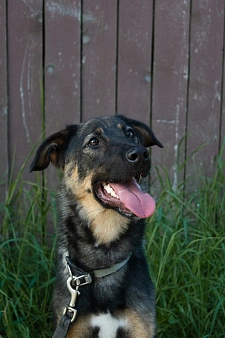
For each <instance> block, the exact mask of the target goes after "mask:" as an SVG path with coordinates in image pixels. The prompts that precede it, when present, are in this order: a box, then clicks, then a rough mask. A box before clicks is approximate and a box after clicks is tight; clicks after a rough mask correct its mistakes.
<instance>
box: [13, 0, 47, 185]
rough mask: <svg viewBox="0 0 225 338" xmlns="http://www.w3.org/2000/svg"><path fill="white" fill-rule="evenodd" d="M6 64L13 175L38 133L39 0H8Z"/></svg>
mask: <svg viewBox="0 0 225 338" xmlns="http://www.w3.org/2000/svg"><path fill="white" fill-rule="evenodd" d="M8 67H9V110H10V114H9V151H10V153H9V156H10V163H11V164H12V160H13V156H14V154H15V163H14V168H13V169H14V174H15V175H16V174H17V173H18V171H19V170H20V168H21V165H22V164H23V163H24V161H25V160H26V158H27V156H28V154H29V152H30V151H31V148H32V145H33V142H35V141H36V140H37V139H38V137H40V135H41V119H42V112H41V94H40V88H41V81H42V79H41V68H42V2H41V1H39V0H30V1H22V0H18V1H8ZM27 172H28V170H26V171H25V173H27ZM24 175H25V176H26V174H24ZM25 176H24V177H25ZM29 179H31V176H29Z"/></svg>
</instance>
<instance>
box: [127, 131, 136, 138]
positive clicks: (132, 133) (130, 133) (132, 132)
mask: <svg viewBox="0 0 225 338" xmlns="http://www.w3.org/2000/svg"><path fill="white" fill-rule="evenodd" d="M127 137H129V138H133V137H134V131H133V130H132V129H128V130H127Z"/></svg>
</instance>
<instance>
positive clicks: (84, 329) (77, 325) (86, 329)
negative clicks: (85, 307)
mask: <svg viewBox="0 0 225 338" xmlns="http://www.w3.org/2000/svg"><path fill="white" fill-rule="evenodd" d="M89 323H90V316H84V317H81V318H79V319H78V320H76V321H75V322H74V325H72V327H71V329H70V330H69V333H68V335H67V336H66V337H67V338H84V337H88V336H89V335H90V334H91V331H92V329H93V328H92V327H91V326H90V324H89Z"/></svg>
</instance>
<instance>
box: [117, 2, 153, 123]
mask: <svg viewBox="0 0 225 338" xmlns="http://www.w3.org/2000/svg"><path fill="white" fill-rule="evenodd" d="M152 8H153V1H149V0H144V1H143V0H137V1H129V0H124V1H120V2H119V12H118V15H119V26H118V30H119V31H118V39H119V40H118V79H117V84H118V87H117V112H118V113H119V114H124V115H126V116H129V117H132V118H136V119H139V120H141V121H143V122H145V123H147V124H149V123H150V92H151V81H152V79H151V48H152V20H153V12H152Z"/></svg>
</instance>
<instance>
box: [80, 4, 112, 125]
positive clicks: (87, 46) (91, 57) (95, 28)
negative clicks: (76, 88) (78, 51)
mask: <svg viewBox="0 0 225 338" xmlns="http://www.w3.org/2000/svg"><path fill="white" fill-rule="evenodd" d="M116 24H117V0H111V1H104V0H99V1H92V0H84V1H83V16H82V33H83V35H82V120H87V119H88V118H90V117H94V116H101V115H113V114H115V84H116Z"/></svg>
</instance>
